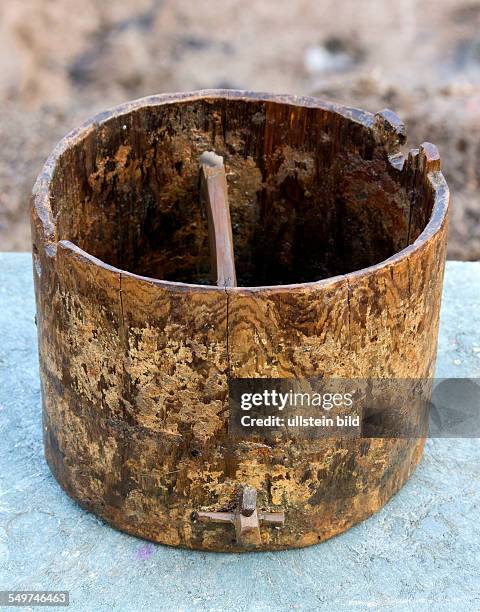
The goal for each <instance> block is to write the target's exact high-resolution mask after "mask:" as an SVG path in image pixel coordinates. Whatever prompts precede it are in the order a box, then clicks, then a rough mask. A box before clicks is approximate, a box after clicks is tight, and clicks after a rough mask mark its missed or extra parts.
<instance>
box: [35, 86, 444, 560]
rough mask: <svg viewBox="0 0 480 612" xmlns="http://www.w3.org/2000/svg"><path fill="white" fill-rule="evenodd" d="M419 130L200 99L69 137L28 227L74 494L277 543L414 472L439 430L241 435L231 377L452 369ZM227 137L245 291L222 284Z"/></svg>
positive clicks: (50, 410) (150, 517)
mask: <svg viewBox="0 0 480 612" xmlns="http://www.w3.org/2000/svg"><path fill="white" fill-rule="evenodd" d="M404 141H405V130H404V127H403V125H402V124H401V122H400V120H399V119H398V118H397V117H396V116H395V115H394V114H393V113H392V112H390V111H382V112H379V113H377V114H375V115H372V114H370V113H367V112H363V111H360V110H357V109H353V108H347V107H342V106H337V105H334V104H330V103H326V102H323V101H321V100H317V99H313V98H299V97H288V96H275V95H263V94H255V93H246V92H235V91H202V92H197V93H191V94H178V95H160V96H153V97H149V98H144V99H142V100H138V101H135V102H132V103H127V104H125V105H122V106H120V107H117V108H115V109H113V110H112V111H109V112H105V113H103V114H101V115H98V116H97V117H95V118H94V119H93V120H92V121H89V122H87V123H86V124H85V125H83V126H82V127H81V128H79V129H77V130H74V131H73V132H72V133H70V134H69V135H68V136H66V137H65V138H64V140H62V141H61V142H60V144H59V145H58V146H57V148H56V149H55V150H54V152H53V153H52V155H51V156H50V158H49V159H48V161H47V162H46V165H45V167H44V169H43V171H42V173H41V174H40V176H39V178H38V180H37V183H36V186H35V189H34V195H33V202H32V235H33V259H34V276H35V290H36V299H37V319H38V334H39V351H40V364H41V380H42V390H43V418H44V440H45V453H46V457H47V461H48V463H49V466H50V468H51V470H52V472H53V474H54V475H55V477H56V479H57V480H58V482H59V483H60V484H61V486H62V487H63V488H64V489H65V491H66V492H67V493H68V494H69V495H70V496H71V497H72V498H74V499H75V500H76V501H77V502H78V503H79V504H80V505H81V506H82V507H84V508H86V509H88V510H90V511H92V512H94V513H95V514H97V515H98V516H100V517H102V518H103V519H105V520H106V521H108V522H109V523H111V524H112V525H113V526H115V527H116V528H118V529H121V530H123V531H126V532H128V533H131V534H134V535H137V536H140V537H143V538H147V539H150V540H153V541H156V542H161V543H164V544H169V545H173V546H184V547H189V548H198V549H205V550H223V551H241V550H250V549H252V548H253V549H256V550H257V549H258V550H265V549H283V548H289V547H300V546H307V545H310V544H313V543H317V542H320V541H322V540H325V539H326V538H329V537H331V536H333V535H335V534H337V533H339V532H341V531H344V530H345V529H347V528H348V527H350V526H351V525H353V524H355V523H357V522H358V521H361V520H362V519H364V518H366V517H367V516H369V515H371V514H372V513H373V512H375V511H376V510H378V509H379V508H380V507H382V506H383V505H384V504H385V502H386V501H387V500H388V499H389V498H390V497H391V496H392V495H393V494H394V493H395V492H396V491H397V490H398V489H399V488H400V487H401V486H402V485H403V484H404V482H405V481H406V479H407V478H408V477H409V475H410V474H411V473H412V471H413V469H414V468H415V466H416V464H417V463H418V461H419V459H420V457H421V454H422V449H423V442H424V440H423V439H368V440H365V439H357V440H296V439H290V440H288V441H285V443H283V444H281V445H279V444H268V443H265V442H263V443H261V442H258V441H254V440H241V439H240V440H233V439H232V438H231V436H229V433H228V401H227V400H228V397H227V396H228V381H229V379H232V378H256V377H261V378H269V377H271V378H309V377H315V376H324V377H326V378H329V377H345V378H368V377H380V378H389V377H390V378H395V377H396V378H403V377H406V378H411V377H427V378H428V377H431V376H432V375H433V371H434V364H435V353H436V340H437V329H438V318H439V307H440V297H441V290H442V279H443V268H444V260H445V247H446V233H447V211H448V200H449V195H448V188H447V185H446V183H445V180H444V178H443V176H442V174H441V172H440V160H439V156H438V152H437V150H436V149H435V147H434V146H433V145H431V144H428V143H424V144H423V145H422V146H421V147H420V148H419V149H418V150H417V149H414V150H412V151H410V152H409V154H408V156H407V157H406V159H404V157H403V156H402V154H401V153H400V146H401V145H402V144H403V143H404ZM211 150H213V151H215V152H216V153H217V154H218V155H220V156H222V157H223V160H224V164H225V170H226V172H225V176H226V180H227V183H228V198H229V203H230V216H231V222H232V235H233V243H234V249H235V266H236V282H237V285H238V286H236V287H235V286H216V285H215V284H211V253H210V247H209V244H210V243H209V239H208V218H207V215H206V214H205V209H204V207H203V206H202V202H201V198H200V196H199V181H198V176H199V175H198V172H199V165H198V164H199V162H198V160H199V157H200V156H201V155H202V153H204V152H205V151H211ZM209 519H212V520H209ZM214 519H218V520H214Z"/></svg>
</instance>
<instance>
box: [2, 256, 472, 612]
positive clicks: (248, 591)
mask: <svg viewBox="0 0 480 612" xmlns="http://www.w3.org/2000/svg"><path fill="white" fill-rule="evenodd" d="M479 307H480V264H475V263H457V262H449V263H448V264H447V274H446V280H445V296H444V302H443V306H442V324H441V332H440V346H439V356H438V367H437V374H438V375H439V376H450V377H453V376H470V377H478V376H480V351H479V350H478V349H479V348H480V308H479ZM0 339H1V340H0V435H1V440H2V443H1V445H0V589H66V590H69V591H70V595H71V602H72V603H71V608H70V609H73V610H82V611H83V610H85V612H87V611H88V612H90V611H91V610H96V611H97V610H98V611H103V610H109V611H110V610H112V609H113V610H129V611H132V610H133V611H135V610H149V609H155V610H171V609H173V610H188V611H189V610H255V611H256V610H290V609H298V610H313V609H326V610H355V609H365V608H369V609H370V608H371V609H377V610H402V611H403V610H415V611H416V610H430V609H432V610H433V609H435V610H445V611H446V610H453V609H456V610H472V611H473V610H478V600H479V598H480V576H479V569H478V568H479V566H480V527H479V525H478V513H479V505H480V486H479V485H480V474H479V470H478V464H479V461H480V442H479V440H477V439H469V440H429V441H428V442H427V446H426V451H425V455H424V458H423V460H422V461H421V463H420V466H419V468H418V469H417V471H416V472H415V474H414V475H413V476H412V478H411V479H410V481H409V482H408V483H407V484H406V485H405V487H404V488H403V489H402V490H401V491H400V492H399V493H398V494H397V495H396V496H395V497H394V498H393V499H392V500H391V501H390V502H389V503H388V504H387V505H386V507H385V508H383V509H382V510H381V511H380V512H378V513H377V514H376V515H375V516H373V517H372V518H370V519H368V520H367V521H365V522H363V523H361V524H360V525H358V526H356V527H354V528H352V529H351V530H350V531H348V532H346V533H345V534H343V535H341V536H339V537H337V538H333V539H332V540H329V541H327V542H325V543H323V544H320V545H318V546H313V547H311V548H308V549H303V550H294V551H288V552H277V553H251V554H243V555H229V554H213V553H198V552H189V551H182V550H176V549H172V548H168V547H164V546H156V545H154V544H150V543H147V542H143V541H141V540H138V539H136V538H133V537H130V536H127V535H124V534H121V533H118V532H116V531H114V530H113V529H111V528H109V527H108V526H106V525H104V524H103V523H102V522H101V521H99V520H98V519H96V518H95V517H94V516H93V515H90V514H87V513H86V512H84V511H82V510H81V509H80V508H78V507H77V506H76V505H75V504H74V503H73V502H72V501H71V500H69V499H68V498H67V497H66V496H65V494H64V493H63V492H62V491H61V490H60V487H59V486H58V485H57V483H56V482H55V480H54V479H53V477H52V476H51V474H50V472H49V471H48V468H47V466H46V464H45V461H44V459H43V452H42V441H41V422H40V414H41V410H40V391H39V380H38V367H37V354H36V331H35V325H34V302H33V291H32V273H31V260H30V256H29V255H27V254H3V255H0Z"/></svg>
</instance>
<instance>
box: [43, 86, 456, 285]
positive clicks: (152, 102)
mask: <svg viewBox="0 0 480 612" xmlns="http://www.w3.org/2000/svg"><path fill="white" fill-rule="evenodd" d="M201 99H209V100H243V101H247V102H248V101H251V102H270V103H273V104H290V105H292V106H299V107H304V108H314V109H319V110H325V111H329V112H332V113H335V114H338V115H341V116H342V117H344V118H346V119H347V120H349V121H352V122H354V123H358V124H360V125H362V126H364V127H365V128H367V129H369V130H373V129H374V122H375V118H376V116H377V115H374V114H373V113H369V112H367V111H363V110H361V109H358V108H355V107H349V106H343V105H339V104H336V103H333V102H328V101H325V100H322V99H319V98H315V97H311V96H293V95H278V94H267V93H261V92H252V91H241V90H225V89H205V90H199V91H193V92H185V93H172V94H159V95H153V96H147V97H144V98H139V99H137V100H133V101H131V102H126V103H124V104H120V105H118V106H115V107H113V108H111V109H109V110H107V111H104V112H101V113H99V114H97V115H95V116H94V117H92V118H91V119H88V120H87V121H86V122H85V123H84V124H83V125H81V126H80V127H79V128H75V129H74V130H72V131H71V132H69V133H68V134H67V135H66V136H65V137H64V138H62V140H60V142H59V143H58V144H57V145H56V147H55V148H54V150H53V151H52V153H51V154H50V156H49V157H48V159H47V161H46V162H45V164H44V166H43V168H42V171H41V172H40V174H39V176H38V178H37V180H36V182H35V185H34V188H33V193H32V198H33V200H32V213H33V215H36V217H37V218H38V220H39V222H40V224H41V227H42V230H43V238H44V246H45V250H46V252H47V254H48V255H50V256H53V257H54V256H55V254H56V247H57V244H61V245H62V246H63V247H64V248H66V249H69V250H71V251H72V252H74V253H75V254H76V255H77V256H80V257H82V258H85V259H87V260H89V261H90V262H91V263H93V264H95V265H97V266H99V267H102V268H104V269H105V270H106V271H111V272H114V273H120V274H122V275H128V276H129V277H132V278H136V279H138V280H139V281H147V282H149V283H151V284H154V285H157V286H161V287H165V288H172V289H173V288H174V289H176V290H179V289H180V290H181V289H182V288H184V289H191V288H195V289H196V290H198V291H212V290H216V291H219V292H225V291H228V292H236V291H245V290H246V291H249V292H252V293H258V292H271V291H276V292H279V291H283V290H290V289H295V288H316V287H325V286H328V285H334V284H335V283H336V282H338V280H339V279H342V278H343V279H347V280H348V279H354V278H355V279H358V278H360V277H362V276H368V275H371V274H374V273H375V272H377V271H378V270H381V269H382V268H385V267H386V266H388V265H391V264H396V263H399V262H401V261H403V260H404V259H406V258H407V257H409V256H411V255H412V254H413V253H414V252H416V251H419V250H421V249H422V248H423V247H424V246H425V245H426V244H427V243H428V242H429V240H431V239H432V237H433V236H435V234H437V233H438V232H439V231H440V230H441V229H442V228H443V226H444V224H445V223H446V221H447V215H448V208H449V199H450V198H449V189H448V185H447V183H446V181H445V178H444V176H443V174H442V172H441V171H440V157H439V154H438V151H437V149H436V147H435V146H434V145H432V144H430V143H427V142H425V143H423V144H422V145H421V146H420V149H419V150H418V155H419V164H420V169H421V171H422V172H423V174H424V175H425V176H426V178H427V179H428V181H429V183H430V185H431V188H432V192H433V193H434V203H433V207H432V213H431V215H430V219H429V220H428V223H427V224H426V226H425V227H424V229H423V230H422V232H421V234H420V235H419V236H418V238H417V239H416V240H415V241H414V242H413V243H412V244H410V245H408V246H406V247H405V248H403V249H401V250H400V251H398V252H396V253H394V254H393V255H392V256H391V257H388V258H387V259H385V260H383V261H381V262H379V263H376V264H373V265H371V266H368V267H365V268H361V269H359V270H356V271H353V272H348V273H346V274H340V275H336V276H331V277H328V278H325V279H321V280H317V281H311V282H304V283H292V284H286V285H260V286H252V287H249V286H239V287H228V288H227V289H226V288H224V287H217V286H215V285H200V284H196V283H185V282H179V281H167V280H162V279H156V278H153V277H148V276H141V275H139V274H135V273H133V272H129V271H128V270H123V269H121V268H117V267H115V266H111V265H109V264H107V263H106V262H104V261H102V260H101V259H98V258H97V257H95V256H93V255H91V254H90V253H88V252H86V251H84V250H83V249H81V248H80V247H78V246H77V245H75V244H73V243H72V242H70V241H68V240H58V239H57V238H56V237H55V230H56V227H55V221H54V219H53V217H52V211H51V206H50V185H51V181H52V178H53V175H54V172H55V169H56V166H57V163H58V161H59V159H60V158H61V156H62V155H63V154H64V153H65V152H66V151H67V150H68V149H69V148H70V147H72V146H73V145H75V144H77V143H78V142H80V141H81V140H83V139H84V138H85V137H86V136H87V135H88V134H89V133H90V132H92V131H94V130H97V129H98V128H99V127H100V126H102V125H104V124H105V123H107V122H109V121H110V120H111V119H113V118H119V117H122V116H126V115H128V114H130V113H131V112H133V111H135V110H138V109H140V108H148V107H156V106H163V105H168V104H177V103H188V102H192V101H196V100H201ZM385 144H387V137H385ZM390 153H391V155H393V156H399V155H400V151H399V148H398V146H396V147H395V148H394V149H393V150H391V151H390ZM415 154H417V150H416V149H412V150H411V151H410V153H409V156H408V159H406V160H405V159H401V164H402V167H401V168H400V172H403V171H404V170H405V168H406V166H407V165H408V163H411V159H412V158H413V156H414V155H415Z"/></svg>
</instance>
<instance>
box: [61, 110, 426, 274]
mask: <svg viewBox="0 0 480 612" xmlns="http://www.w3.org/2000/svg"><path fill="white" fill-rule="evenodd" d="M212 149H213V150H215V151H216V152H217V153H218V154H219V155H222V156H223V157H224V162H225V166H226V170H227V180H228V186H229V200H230V208H231V217H232V225H233V234H234V243H235V259H236V267H237V278H238V284H239V285H245V286H248V285H250V286H251V285H266V284H288V283H297V282H306V281H314V280H318V279H320V278H325V277H328V276H332V275H336V274H340V273H345V272H349V271H352V270H357V269H360V268H362V267H365V266H368V265H371V264H374V263H378V262H380V261H382V260H384V259H386V258H387V257H389V256H390V255H392V254H394V253H395V252H396V251H398V250H400V249H402V248H404V247H405V246H406V245H407V244H408V242H409V225H410V208H411V202H412V200H416V205H417V208H419V209H420V211H421V212H422V214H421V215H420V217H421V218H422V219H423V220H425V222H426V220H428V216H429V214H430V209H431V201H430V199H429V198H427V197H426V196H425V194H424V193H423V191H424V189H425V186H424V185H412V184H409V183H408V181H405V180H404V179H402V178H401V173H400V172H399V171H398V170H395V169H394V168H393V167H392V166H391V164H389V162H388V157H387V153H386V151H385V150H384V149H383V147H382V146H381V145H378V144H377V143H376V142H375V140H374V138H373V133H372V131H371V130H370V129H368V128H367V127H365V126H363V125H360V124H359V123H356V122H354V121H352V120H350V119H347V118H345V117H343V116H341V115H339V114H336V113H333V112H331V111H326V110H322V109H315V108H303V107H298V106H292V105H289V104H282V103H273V102H264V101H260V100H259V101H245V100H228V101H226V100H222V99H219V100H213V99H210V100H197V101H186V102H181V103H177V104H175V105H164V106H151V107H145V108H142V109H138V110H135V111H133V112H132V113H130V114H128V115H125V116H120V117H114V118H112V119H110V120H108V121H107V122H106V123H104V124H101V125H100V126H99V127H97V129H93V130H90V132H89V133H88V135H87V136H86V137H85V138H84V139H83V140H82V141H81V142H80V143H79V144H78V145H77V146H76V147H74V148H72V149H71V150H69V151H68V152H66V153H65V154H64V155H63V156H62V158H61V161H60V163H59V164H58V166H57V170H56V173H55V176H54V180H53V189H52V192H53V194H54V198H53V202H52V209H53V213H54V216H55V217H56V219H57V226H58V234H59V236H58V237H59V238H60V239H66V240H70V241H71V242H73V243H75V244H77V245H78V246H79V247H81V248H82V249H84V250H85V251H87V252H89V253H91V254H92V255H95V256H96V257H98V258H100V259H102V260H104V261H106V262H107V263H109V264H111V265H114V266H117V267H120V268H122V269H126V270H129V271H132V272H136V273H138V274H141V275H144V276H152V277H155V278H161V279H167V280H176V281H183V282H196V283H198V282H200V283H208V282H209V278H210V273H209V266H210V257H209V247H208V231H207V221H206V215H205V211H203V210H202V208H201V205H200V198H199V193H198V158H199V156H200V154H201V153H202V152H203V151H205V150H212ZM420 217H419V218H420Z"/></svg>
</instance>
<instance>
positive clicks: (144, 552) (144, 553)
mask: <svg viewBox="0 0 480 612" xmlns="http://www.w3.org/2000/svg"><path fill="white" fill-rule="evenodd" d="M154 550H155V547H154V545H153V544H144V545H143V546H140V548H139V549H138V550H137V559H141V560H142V561H144V560H145V559H149V558H150V557H151V556H152V555H153V551H154Z"/></svg>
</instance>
